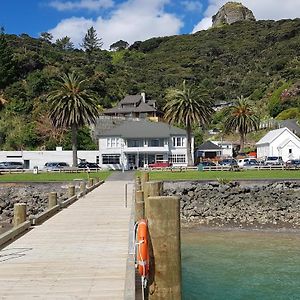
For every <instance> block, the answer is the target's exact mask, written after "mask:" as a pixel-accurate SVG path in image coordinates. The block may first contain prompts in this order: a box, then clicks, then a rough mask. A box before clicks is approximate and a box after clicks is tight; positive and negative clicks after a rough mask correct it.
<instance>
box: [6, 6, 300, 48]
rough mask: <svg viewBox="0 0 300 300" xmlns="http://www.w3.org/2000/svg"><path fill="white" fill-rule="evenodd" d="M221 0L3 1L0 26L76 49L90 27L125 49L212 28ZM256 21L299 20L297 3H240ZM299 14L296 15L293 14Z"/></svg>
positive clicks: (299, 7) (13, 31)
mask: <svg viewBox="0 0 300 300" xmlns="http://www.w3.org/2000/svg"><path fill="white" fill-rule="evenodd" d="M226 2H227V1H226V0H173V1H172V0H4V1H2V3H1V10H0V26H3V27H4V28H5V32H6V33H13V34H21V33H27V34H29V35H30V36H33V37H38V36H39V34H40V33H41V32H43V31H48V32H51V33H52V34H53V36H54V40H55V39H57V38H61V37H63V36H66V35H67V36H69V37H71V38H72V41H73V42H74V44H75V45H78V44H80V43H81V41H82V37H83V36H84V34H85V32H86V31H87V29H88V28H89V27H91V26H94V27H95V29H96V30H97V33H98V36H99V37H101V38H102V39H103V42H104V47H105V48H108V47H109V45H110V44H112V43H113V42H115V41H118V40H120V39H123V40H126V41H128V42H129V43H130V44H131V43H133V42H134V41H136V40H145V39H148V38H150V37H153V36H165V35H174V34H182V33H192V32H195V31H198V30H203V29H207V28H209V27H210V26H211V16H212V15H213V14H215V13H216V12H217V10H218V9H219V8H220V7H221V6H222V5H223V4H224V3H226ZM242 2H243V4H244V5H246V6H247V7H249V8H250V9H251V10H252V11H253V12H254V14H255V16H256V17H257V19H276V20H277V19H281V18H296V17H300V0H285V1H284V5H283V1H282V0H244V1H242ZM298 12H299V13H298Z"/></svg>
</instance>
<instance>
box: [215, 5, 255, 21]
mask: <svg viewBox="0 0 300 300" xmlns="http://www.w3.org/2000/svg"><path fill="white" fill-rule="evenodd" d="M255 20H256V19H255V17H254V14H253V12H252V11H251V10H250V9H248V8H247V7H245V6H244V5H243V4H242V3H239V2H227V3H226V4H225V5H223V6H222V7H221V8H220V9H219V11H218V12H217V14H216V15H214V16H213V17H212V21H213V27H218V26H220V25H224V24H232V23H235V22H238V21H255Z"/></svg>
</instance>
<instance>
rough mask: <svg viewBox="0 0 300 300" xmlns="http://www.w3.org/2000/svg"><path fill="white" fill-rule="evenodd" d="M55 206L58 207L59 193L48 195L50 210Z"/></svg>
mask: <svg viewBox="0 0 300 300" xmlns="http://www.w3.org/2000/svg"><path fill="white" fill-rule="evenodd" d="M55 205H57V193H56V192H51V193H49V195H48V208H49V209H50V208H52V207H54V206H55Z"/></svg>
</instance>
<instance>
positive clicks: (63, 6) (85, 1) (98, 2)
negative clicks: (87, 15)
mask: <svg viewBox="0 0 300 300" xmlns="http://www.w3.org/2000/svg"><path fill="white" fill-rule="evenodd" d="M49 6H51V7H53V8H55V9H57V10H59V11H65V10H74V9H87V10H99V9H101V8H110V7H113V6H114V2H113V1H112V0H80V1H51V2H50V3H49Z"/></svg>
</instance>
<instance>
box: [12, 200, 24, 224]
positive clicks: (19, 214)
mask: <svg viewBox="0 0 300 300" xmlns="http://www.w3.org/2000/svg"><path fill="white" fill-rule="evenodd" d="M25 221H26V204H25V203H15V205H14V219H13V225H14V227H16V226H18V225H20V224H22V223H24V222H25Z"/></svg>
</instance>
